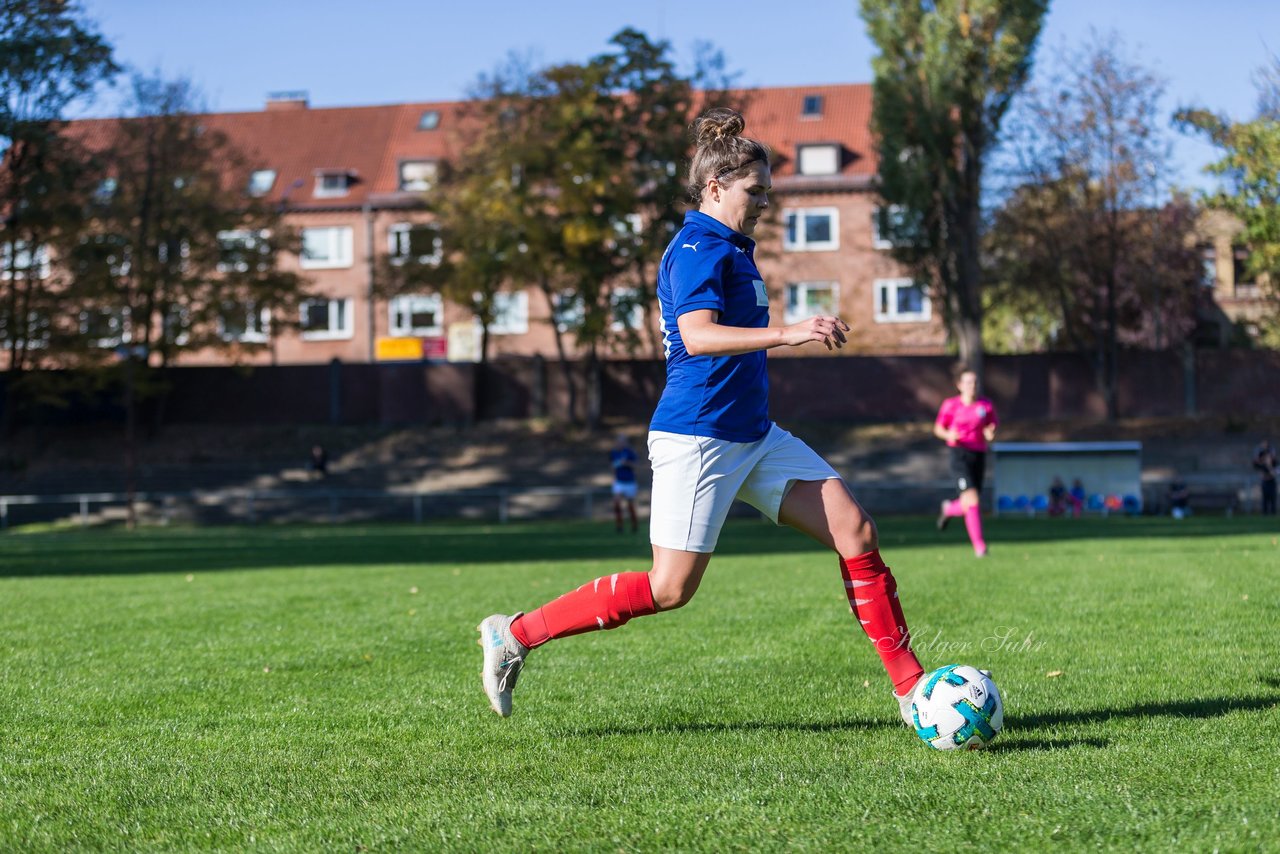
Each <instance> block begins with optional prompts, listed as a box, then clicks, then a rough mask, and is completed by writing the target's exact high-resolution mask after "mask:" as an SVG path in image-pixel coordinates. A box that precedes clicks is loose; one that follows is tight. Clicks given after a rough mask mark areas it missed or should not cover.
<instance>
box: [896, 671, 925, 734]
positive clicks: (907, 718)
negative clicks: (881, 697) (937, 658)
mask: <svg viewBox="0 0 1280 854" xmlns="http://www.w3.org/2000/svg"><path fill="white" fill-rule="evenodd" d="M923 684H924V677H923V676H921V677H920V678H919V679H918V680H916V684H915V685H913V686H912V687H911V690H910V691H908V692H907V693H906V694H905V695H903V696H901V697H899V696H898V695H897V694H896V693H895V694H894V695H893V699H895V700H897V701H898V713H899V714H900V715H902V722H903V723H904V724H906V725H907V726H908V727H909V728H910V729H912V730H914V729H915V728H916V719H915V715H914V714H913V713H912V711H911V704H912V703H914V702H915V699H916V689H917V688H919V687H920V686H921V685H923Z"/></svg>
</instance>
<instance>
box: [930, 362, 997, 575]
mask: <svg viewBox="0 0 1280 854" xmlns="http://www.w3.org/2000/svg"><path fill="white" fill-rule="evenodd" d="M956 388H957V389H959V391H960V393H959V394H958V395H956V396H955V397H948V398H947V399H946V400H944V401H942V406H941V407H940V408H939V409H938V417H937V419H936V420H935V421H934V423H933V435H935V436H937V437H938V438H939V439H941V440H942V441H944V442H946V443H947V447H949V448H950V449H951V472H952V474H954V475H955V476H956V486H957V487H958V488H959V490H960V495H959V497H958V498H954V499H949V500H946V501H943V502H942V509H941V512H939V514H938V530H939V531H941V530H942V529H943V528H945V527H947V523H948V522H950V521H951V517H953V516H963V517H964V526H965V529H966V530H968V532H969V540H970V542H972V543H973V553H974V554H976V555H977V556H978V557H986V555H987V543H986V540H984V539H983V538H982V516H981V510H980V508H979V496H980V494H981V492H982V479H983V476H984V475H985V474H986V468H987V448H988V447H989V443H990V442H992V441H993V440H994V439H995V437H996V425H997V424H998V423H999V420H998V419H997V418H996V407H995V404H993V403H992V402H991V401H990V400H988V399H987V398H985V397H979V396H978V375H977V374H976V373H974V372H973V371H970V370H968V369H965V370H962V371H961V372H960V375H959V377H957V379H956Z"/></svg>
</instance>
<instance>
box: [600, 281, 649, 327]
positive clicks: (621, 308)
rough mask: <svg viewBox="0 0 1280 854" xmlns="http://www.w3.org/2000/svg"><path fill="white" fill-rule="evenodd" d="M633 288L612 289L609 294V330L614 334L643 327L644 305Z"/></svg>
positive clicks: (638, 293) (638, 292)
mask: <svg viewBox="0 0 1280 854" xmlns="http://www.w3.org/2000/svg"><path fill="white" fill-rule="evenodd" d="M640 299H641V295H640V291H638V290H637V289H635V288H614V289H613V291H611V292H610V293H609V328H610V329H612V330H613V331H614V332H624V331H626V330H628V329H630V330H639V329H641V328H643V326H644V305H642V304H641V301H640Z"/></svg>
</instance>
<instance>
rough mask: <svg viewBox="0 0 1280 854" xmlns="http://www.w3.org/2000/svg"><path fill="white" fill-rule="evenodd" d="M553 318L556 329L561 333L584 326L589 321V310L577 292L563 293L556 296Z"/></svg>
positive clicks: (552, 310)
mask: <svg viewBox="0 0 1280 854" xmlns="http://www.w3.org/2000/svg"><path fill="white" fill-rule="evenodd" d="M551 317H552V319H553V320H554V321H555V324H556V329H557V330H558V331H560V332H567V331H568V330H570V329H576V328H578V327H580V326H582V324H583V322H584V321H585V320H586V319H587V310H586V306H585V305H584V304H583V302H582V297H581V296H580V295H579V294H578V293H577V292H576V291H561V292H560V293H559V294H557V295H556V298H555V305H554V306H552V309H551Z"/></svg>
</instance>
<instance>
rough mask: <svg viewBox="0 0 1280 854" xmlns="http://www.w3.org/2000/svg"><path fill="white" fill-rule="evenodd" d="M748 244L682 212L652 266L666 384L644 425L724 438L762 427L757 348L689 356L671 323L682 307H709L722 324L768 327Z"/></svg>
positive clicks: (761, 363)
mask: <svg viewBox="0 0 1280 854" xmlns="http://www.w3.org/2000/svg"><path fill="white" fill-rule="evenodd" d="M755 246H756V245H755V242H754V241H753V240H751V238H749V237H747V236H746V235H744V234H740V233H739V232H737V231H734V230H733V229H732V228H729V227H728V226H727V225H724V224H723V223H721V222H719V221H717V220H716V219H714V218H712V217H709V216H707V215H706V214H704V213H701V212H699V211H691V212H689V213H687V214H685V217H684V227H683V228H681V229H680V231H679V232H677V233H676V236H675V239H673V240H672V241H671V245H669V246H668V247H667V251H666V252H665V253H664V254H663V256H662V263H661V265H660V266H659V268H658V303H659V305H660V306H661V308H662V320H661V323H662V341H663V349H664V351H665V353H666V357H667V387H666V388H665V389H664V390H663V392H662V399H661V400H659V401H658V408H657V409H656V410H655V411H654V413H653V420H652V421H650V423H649V429H650V430H663V431H666V432H668V433H680V434H683V435H687V436H710V437H712V438H716V439H724V440H727V441H730V442H754V441H756V440H758V439H760V438H762V437H763V436H764V435H765V433H767V432H768V431H769V375H768V373H767V372H766V371H765V353H764V351H763V350H759V351H756V352H754V353H744V354H742V355H740V356H690V355H689V352H688V351H687V350H685V348H684V342H683V341H682V340H681V338H680V326H679V324H678V323H677V318H679V317H680V315H682V314H685V313H687V312H690V311H696V310H698V309H711V310H712V311H716V312H719V314H720V318H719V321H718V322H719V323H720V324H721V325H723V326H736V327H749V328H762V327H765V326H768V325H769V294H768V291H766V290H765V286H764V279H763V278H762V277H761V276H760V271H759V270H758V269H756V262H755Z"/></svg>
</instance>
